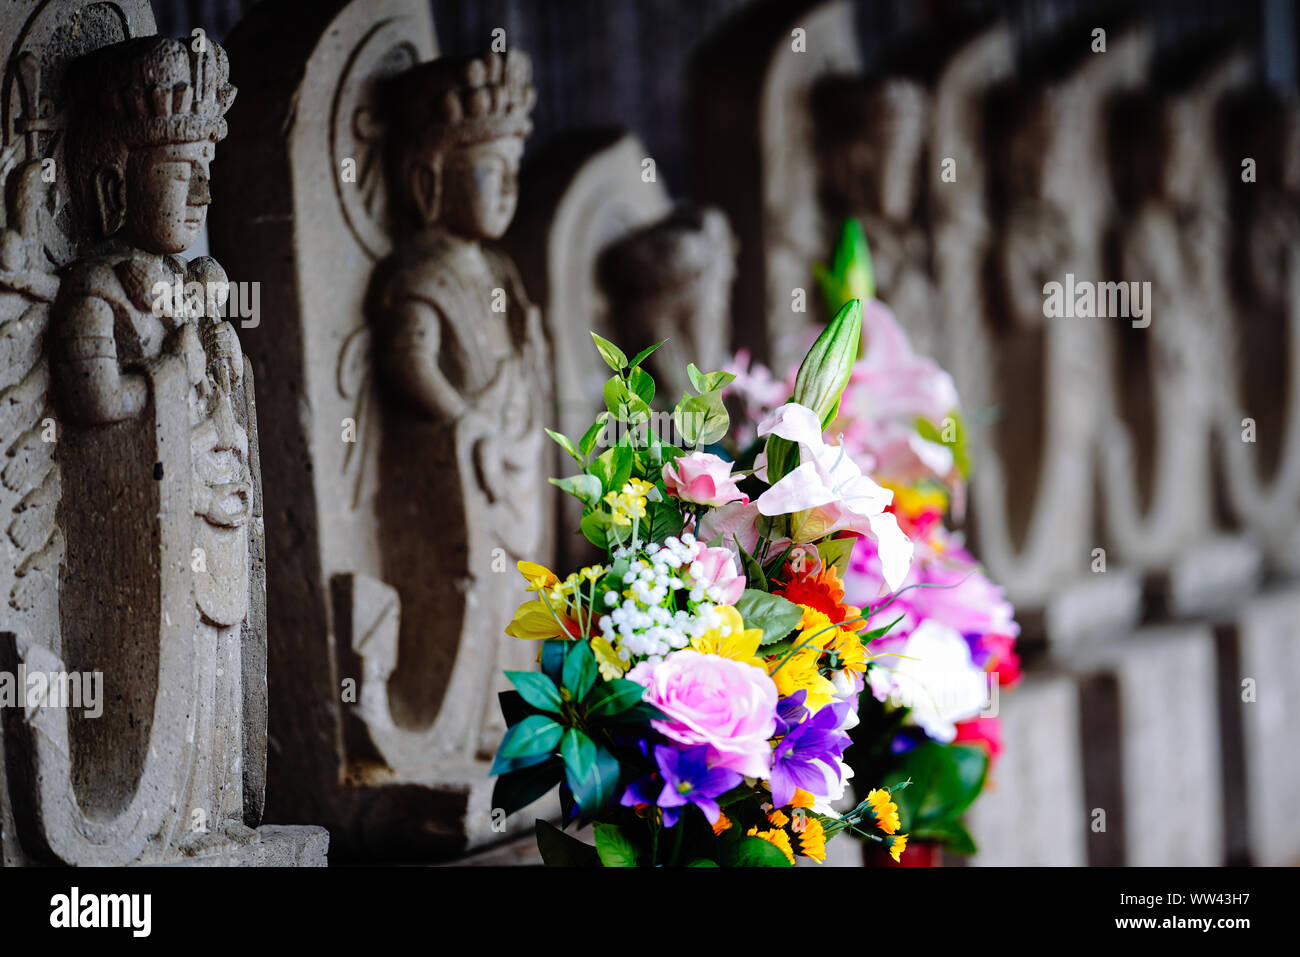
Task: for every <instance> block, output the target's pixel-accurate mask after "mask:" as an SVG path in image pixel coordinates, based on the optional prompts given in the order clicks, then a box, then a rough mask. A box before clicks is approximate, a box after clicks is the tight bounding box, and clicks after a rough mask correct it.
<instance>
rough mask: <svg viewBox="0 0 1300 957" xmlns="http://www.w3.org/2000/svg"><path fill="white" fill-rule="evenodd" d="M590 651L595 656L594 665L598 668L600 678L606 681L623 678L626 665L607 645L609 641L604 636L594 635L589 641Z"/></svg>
mask: <svg viewBox="0 0 1300 957" xmlns="http://www.w3.org/2000/svg"><path fill="white" fill-rule="evenodd" d="M591 650H592V653H593V654H595V656H596V664H597V665H599V666H600V676H601V677H602V678H604V679H605V680H606V681H613V680H614V679H615V678H621V677H623V673H624V672H626V671H627V665H625V664H624V663H623V659H621V658H620V657H619V656H618V654H617V652H615V651H614V646H613V645H611V644H610V643H609V639H608V638H606V637H605V636H604V635H596V636H595V637H593V638H592V639H591Z"/></svg>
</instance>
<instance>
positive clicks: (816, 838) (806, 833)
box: [799, 817, 826, 864]
mask: <svg viewBox="0 0 1300 957" xmlns="http://www.w3.org/2000/svg"><path fill="white" fill-rule="evenodd" d="M799 853H800V854H801V855H802V856H804V857H811V858H812V859H813V860H814V861H816V862H817V863H818V864H825V863H826V830H825V829H824V828H823V827H822V822H821V821H819V820H817V818H815V817H810V818H807V819H806V820H805V821H804V826H803V831H802V832H801V833H800V834H799Z"/></svg>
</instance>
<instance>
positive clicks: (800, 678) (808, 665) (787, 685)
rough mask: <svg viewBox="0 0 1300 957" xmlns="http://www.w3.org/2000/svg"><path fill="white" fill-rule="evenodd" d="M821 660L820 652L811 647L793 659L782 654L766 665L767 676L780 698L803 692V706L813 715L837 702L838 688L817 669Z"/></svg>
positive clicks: (798, 652)
mask: <svg viewBox="0 0 1300 957" xmlns="http://www.w3.org/2000/svg"><path fill="white" fill-rule="evenodd" d="M797 643H798V639H796V645H797ZM820 658H821V651H820V650H819V649H818V648H816V647H815V646H810V647H807V648H804V649H802V650H800V651H797V652H795V653H794V655H792V656H790V657H786V656H784V655H782V656H780V657H777V658H773V659H772V660H770V661H768V662H767V668H768V674H769V675H771V676H772V681H773V682H775V684H776V690H777V692H778V693H779V694H780V696H781V697H782V698H786V697H789V696H790V695H792V694H794V693H795V692H796V691H798V690H799V689H800V688H802V689H804V691H806V692H807V695H806V696H805V698H804V707H805V708H807V709H808V710H809V712H811V713H813V714H816V713H817V712H818V711H820V710H821V709H822V707H823V706H824V705H827V704H830V703H831V701H833V700H834V699H835V686H834V685H833V684H831V683H830V681H829V680H828V679H826V678H824V677H822V674H821V672H820V671H819V670H818V661H819V660H820Z"/></svg>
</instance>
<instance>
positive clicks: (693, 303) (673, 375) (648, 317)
mask: <svg viewBox="0 0 1300 957" xmlns="http://www.w3.org/2000/svg"><path fill="white" fill-rule="evenodd" d="M597 270H598V275H599V277H600V283H601V287H602V288H603V289H604V291H605V294H606V296H607V298H608V302H609V315H610V320H609V325H610V326H611V327H612V328H616V329H618V330H619V334H620V335H621V336H622V338H623V340H625V341H626V342H627V343H629V344H634V345H636V346H638V347H642V346H648V345H651V344H652V343H655V342H659V341H660V340H664V339H666V340H667V341H666V342H664V344H663V347H662V348H660V349H659V350H657V352H656V353H655V355H653V356H651V357H650V359H648V360H647V363H648V364H649V365H650V367H651V371H652V372H653V374H654V377H655V379H656V381H657V382H658V383H659V391H660V392H662V393H664V394H666V395H668V396H670V397H671V399H672V400H674V401H675V399H676V397H679V396H681V395H684V394H685V393H686V390H687V389H688V388H689V387H690V380H689V379H688V378H687V375H686V366H687V364H688V363H691V362H694V363H695V364H696V365H697V366H698V367H699V368H700V369H701V370H703V371H706V372H709V371H712V370H714V369H720V368H721V367H722V364H723V362H725V361H726V358H727V346H728V338H729V333H730V329H731V323H730V312H731V285H732V283H733V282H734V281H735V277H736V240H735V238H734V237H733V236H732V234H731V229H730V227H728V225H727V217H726V216H725V215H723V213H722V211H721V210H719V209H716V208H714V207H708V208H705V209H694V208H690V207H679V208H678V209H676V210H675V211H674V212H672V213H670V214H669V215H668V216H667V217H665V218H664V219H662V220H660V221H659V222H657V223H653V224H651V225H649V226H645V227H642V228H641V229H639V230H637V231H636V232H634V233H632V234H631V235H629V236H626V237H624V238H623V239H621V240H619V241H618V242H617V243H615V244H614V245H612V246H610V247H609V248H608V249H607V250H605V252H604V253H603V254H602V255H601V257H600V260H599V264H598V266H597Z"/></svg>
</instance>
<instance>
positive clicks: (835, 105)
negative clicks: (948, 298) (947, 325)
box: [813, 75, 939, 355]
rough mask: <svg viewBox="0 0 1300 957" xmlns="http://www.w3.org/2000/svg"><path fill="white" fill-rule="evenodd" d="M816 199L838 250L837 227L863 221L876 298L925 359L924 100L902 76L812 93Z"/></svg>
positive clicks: (847, 82) (930, 334)
mask: <svg viewBox="0 0 1300 957" xmlns="http://www.w3.org/2000/svg"><path fill="white" fill-rule="evenodd" d="M813 115H814V117H815V119H816V129H817V155H818V158H819V160H820V183H821V189H820V193H821V201H822V205H823V207H824V208H825V210H826V215H825V221H826V223H827V225H830V226H832V228H833V233H832V234H831V235H828V236H827V237H826V243H825V245H826V249H827V253H826V254H825V255H824V256H823V257H822V259H823V261H825V260H826V259H827V258H828V257H829V255H830V250H833V249H834V247H835V240H836V238H837V237H838V234H839V229H840V223H842V222H843V221H844V220H845V219H847V218H849V217H853V218H856V219H857V220H859V222H861V224H862V229H863V232H864V233H865V235H866V238H867V244H868V246H869V247H870V250H871V266H872V271H873V273H874V275H875V280H876V290H877V295H878V296H879V297H880V299H881V300H883V301H884V302H885V303H887V304H888V305H889V307H890V309H892V310H893V312H894V315H895V316H897V317H898V321H899V322H900V323H901V324H902V325H903V328H904V329H906V330H907V333H908V336H909V337H910V338H911V340H912V344H913V345H914V346H915V347H916V349H917V351H918V352H919V353H921V354H922V355H933V354H934V351H935V347H936V346H937V345H938V344H939V343H938V338H939V329H938V316H937V315H936V314H935V308H934V305H935V302H934V295H935V284H934V277H933V275H932V271H931V263H930V235H929V223H928V221H927V220H926V219H925V217H924V213H923V210H922V209H921V193H922V186H923V184H924V183H925V182H927V180H925V179H924V178H923V176H922V162H923V160H924V158H925V156H926V146H927V136H928V133H929V119H930V113H929V95H928V93H927V91H926V89H925V88H924V87H923V86H922V85H921V83H919V82H918V81H916V80H914V79H912V78H910V77H904V76H896V75H889V76H884V77H878V78H868V77H843V76H835V77H830V78H827V79H826V80H824V81H822V82H821V83H819V84H818V85H817V87H816V88H815V89H814V91H813Z"/></svg>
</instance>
